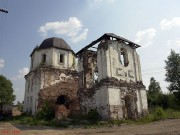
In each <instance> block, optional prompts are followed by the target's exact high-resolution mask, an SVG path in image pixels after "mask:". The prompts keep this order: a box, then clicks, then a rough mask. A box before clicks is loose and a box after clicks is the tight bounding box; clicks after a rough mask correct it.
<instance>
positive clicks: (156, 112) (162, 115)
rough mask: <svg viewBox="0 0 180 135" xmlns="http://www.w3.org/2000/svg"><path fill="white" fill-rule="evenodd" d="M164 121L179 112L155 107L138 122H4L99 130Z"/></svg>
mask: <svg viewBox="0 0 180 135" xmlns="http://www.w3.org/2000/svg"><path fill="white" fill-rule="evenodd" d="M165 119H180V111H175V110H172V109H167V110H163V109H162V108H160V107H157V108H155V109H153V110H152V111H150V113H149V114H148V115H147V116H145V117H143V118H141V119H138V120H109V121H90V120H85V119H82V118H78V119H63V120H56V119H52V120H42V119H37V118H35V117H32V116H23V115H22V116H15V117H13V119H11V120H9V119H8V120H5V121H8V122H11V123H13V124H24V125H30V126H38V125H40V126H51V127H63V128H67V127H71V126H81V127H85V128H99V127H103V126H114V125H117V126H119V125H132V124H145V123H149V122H153V121H158V120H165Z"/></svg>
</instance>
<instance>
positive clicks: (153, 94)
mask: <svg viewBox="0 0 180 135" xmlns="http://www.w3.org/2000/svg"><path fill="white" fill-rule="evenodd" d="M161 94H162V93H161V87H160V85H159V82H156V80H155V79H154V77H151V79H150V84H149V89H148V93H147V99H148V105H149V107H155V106H161V105H160V101H159V97H160V96H161Z"/></svg>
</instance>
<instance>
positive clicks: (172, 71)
mask: <svg viewBox="0 0 180 135" xmlns="http://www.w3.org/2000/svg"><path fill="white" fill-rule="evenodd" d="M165 63H166V66H165V69H166V75H165V76H166V81H167V82H169V83H170V85H169V86H168V90H169V91H170V92H174V91H176V92H180V55H179V54H178V53H176V52H175V51H174V50H171V53H170V55H169V56H168V57H167V60H165Z"/></svg>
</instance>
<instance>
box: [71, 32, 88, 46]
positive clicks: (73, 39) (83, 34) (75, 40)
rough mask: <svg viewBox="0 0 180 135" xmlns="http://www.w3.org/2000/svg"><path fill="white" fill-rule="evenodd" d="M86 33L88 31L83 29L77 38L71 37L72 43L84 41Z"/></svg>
mask: <svg viewBox="0 0 180 135" xmlns="http://www.w3.org/2000/svg"><path fill="white" fill-rule="evenodd" d="M87 33H88V29H84V31H83V32H82V33H81V34H80V35H79V36H77V37H73V38H72V41H73V42H74V43H76V42H79V41H81V40H85V39H86V37H87Z"/></svg>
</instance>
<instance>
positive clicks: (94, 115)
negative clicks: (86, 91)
mask: <svg viewBox="0 0 180 135" xmlns="http://www.w3.org/2000/svg"><path fill="white" fill-rule="evenodd" d="M87 117H88V119H89V120H90V121H92V122H96V121H97V120H99V119H100V115H99V113H98V112H97V110H96V109H91V110H90V111H89V112H88V115H87Z"/></svg>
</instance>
